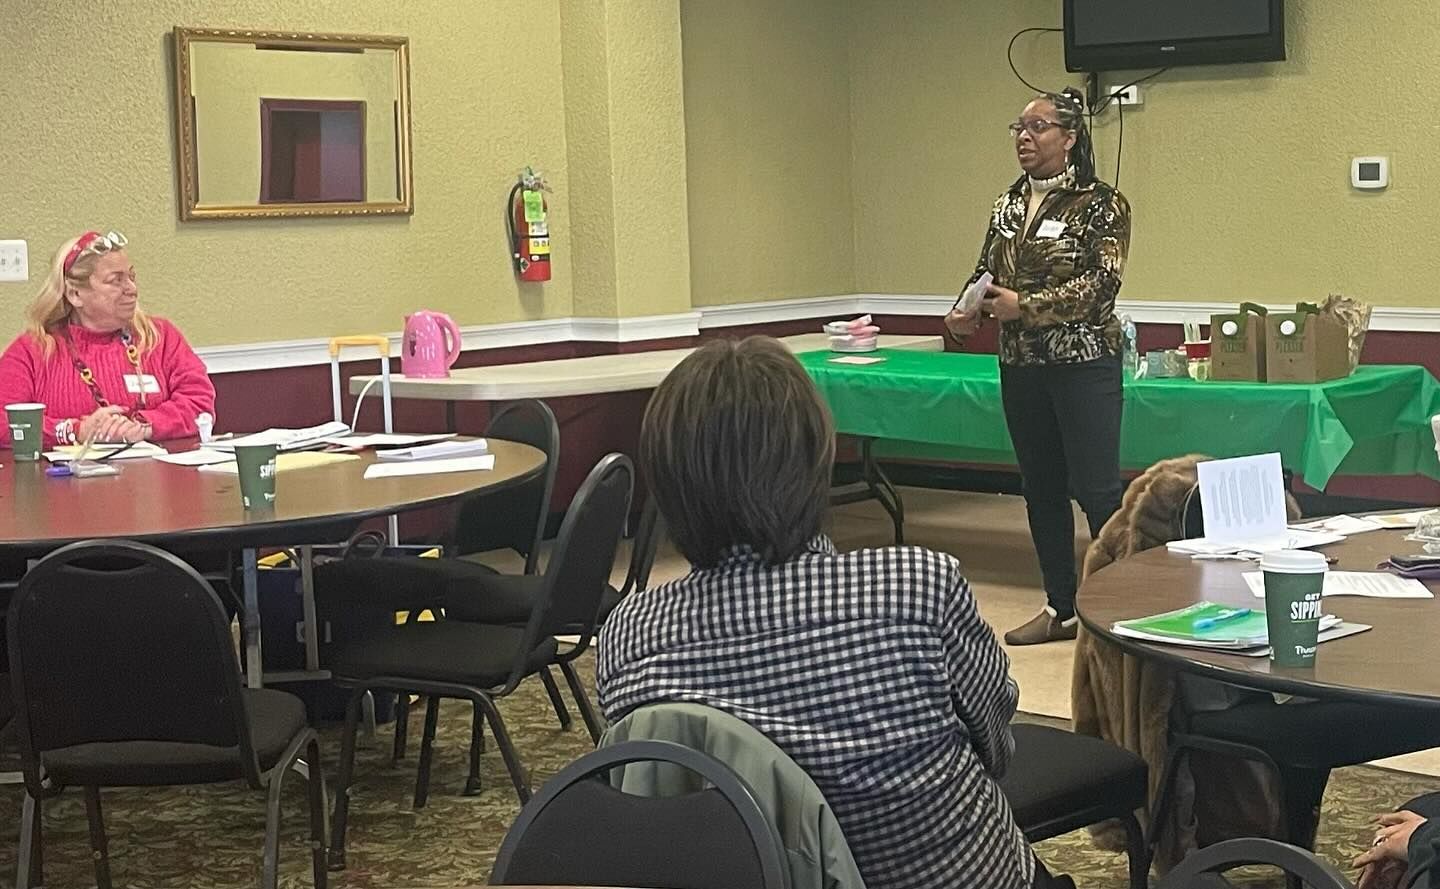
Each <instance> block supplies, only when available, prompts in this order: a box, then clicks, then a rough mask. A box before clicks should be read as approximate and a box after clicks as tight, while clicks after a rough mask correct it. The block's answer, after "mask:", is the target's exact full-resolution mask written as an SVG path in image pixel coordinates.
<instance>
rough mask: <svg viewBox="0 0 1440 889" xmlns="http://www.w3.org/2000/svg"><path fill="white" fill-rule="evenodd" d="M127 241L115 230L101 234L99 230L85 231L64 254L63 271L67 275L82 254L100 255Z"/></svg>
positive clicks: (123, 244)
mask: <svg viewBox="0 0 1440 889" xmlns="http://www.w3.org/2000/svg"><path fill="white" fill-rule="evenodd" d="M128 243H130V242H129V241H128V240H126V238H125V236H124V235H122V234H120V233H119V232H117V231H111V232H106V233H105V234H103V235H102V234H100V233H99V232H86V233H85V234H83V235H81V236H80V239H79V240H77V241H76V242H75V246H74V247H71V248H70V252H69V253H67V254H65V264H64V272H65V274H67V275H68V274H70V268H71V267H72V266H74V265H75V263H76V261H77V260H79V259H80V257H82V256H85V255H87V254H94V255H96V256H100V255H102V254H105V253H109V252H110V251H112V250H119V249H120V248H122V247H124V246H125V245H126V244H128Z"/></svg>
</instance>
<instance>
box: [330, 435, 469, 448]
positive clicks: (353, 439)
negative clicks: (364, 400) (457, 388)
mask: <svg viewBox="0 0 1440 889" xmlns="http://www.w3.org/2000/svg"><path fill="white" fill-rule="evenodd" d="M454 437H455V433H453V432H425V433H418V434H417V433H403V432H373V433H369V434H364V435H361V434H355V435H337V436H333V437H331V438H327V439H325V443H326V444H332V445H338V446H339V447H342V448H394V447H400V446H402V445H418V444H426V443H427V442H432V441H444V440H445V439H447V438H454Z"/></svg>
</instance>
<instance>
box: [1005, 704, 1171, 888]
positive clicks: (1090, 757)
mask: <svg viewBox="0 0 1440 889" xmlns="http://www.w3.org/2000/svg"><path fill="white" fill-rule="evenodd" d="M1011 731H1012V732H1013V734H1014V735H1015V754H1014V756H1012V757H1011V759H1010V767H1009V769H1007V770H1006V772H1005V776H1004V777H1003V778H1001V779H1000V789H1001V790H1002V791H1003V792H1004V793H1005V798H1006V799H1007V800H1008V801H1009V802H1010V809H1011V811H1012V812H1013V813H1014V814H1015V822H1016V823H1017V824H1019V825H1020V829H1021V830H1022V831H1024V832H1025V838H1026V839H1027V840H1029V841H1030V842H1032V843H1038V842H1040V841H1041V840H1048V839H1050V838H1051V837H1058V836H1060V835H1061V834H1065V833H1069V832H1070V831H1072V830H1079V829H1080V828H1082V827H1089V826H1090V825H1092V824H1098V823H1100V822H1101V821H1109V820H1111V819H1114V820H1116V821H1119V822H1120V823H1121V825H1123V826H1124V828H1125V837H1126V851H1127V852H1128V853H1129V856H1130V886H1131V889H1145V887H1146V885H1148V883H1149V875H1150V849H1149V846H1148V845H1147V844H1146V842H1145V835H1144V833H1142V832H1141V830H1140V822H1139V820H1137V819H1136V817H1135V813H1136V812H1137V811H1138V810H1140V809H1144V808H1145V802H1146V787H1147V782H1148V781H1149V772H1150V770H1149V768H1148V767H1147V766H1146V765H1145V760H1143V759H1141V758H1140V757H1138V756H1136V755H1135V754H1133V753H1131V752H1130V751H1128V750H1125V749H1123V748H1121V747H1117V746H1116V745H1114V744H1111V743H1109V742H1108V741H1102V740H1100V739H1099V738H1092V737H1090V736H1088V735H1077V734H1075V733H1074V732H1067V731H1064V730H1062V729H1057V728H1050V727H1049V726H1042V725H1031V724H1027V723H1017V724H1015V725H1013V726H1011Z"/></svg>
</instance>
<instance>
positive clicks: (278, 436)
mask: <svg viewBox="0 0 1440 889" xmlns="http://www.w3.org/2000/svg"><path fill="white" fill-rule="evenodd" d="M349 432H350V427H349V426H346V425H345V424H344V423H341V422H339V421H331V422H329V423H321V424H320V425H319V426H310V427H307V428H305V429H281V428H276V429H266V430H265V431H264V432H256V433H253V434H251V435H242V436H240V437H238V438H228V439H223V440H222V439H217V440H215V441H212V442H210V447H212V448H215V449H217V450H221V451H233V450H235V448H236V446H237V445H257V444H273V445H276V446H277V447H278V448H279V449H280V450H282V451H296V450H301V449H303V448H312V447H315V446H317V445H322V444H324V443H325V440H326V439H329V438H334V437H336V436H340V435H346V434H348V433H349Z"/></svg>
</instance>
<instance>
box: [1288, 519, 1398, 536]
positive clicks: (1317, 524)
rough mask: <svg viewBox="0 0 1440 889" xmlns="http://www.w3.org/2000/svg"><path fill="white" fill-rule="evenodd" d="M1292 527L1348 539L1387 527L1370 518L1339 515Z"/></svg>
mask: <svg viewBox="0 0 1440 889" xmlns="http://www.w3.org/2000/svg"><path fill="white" fill-rule="evenodd" d="M1290 527H1291V528H1293V529H1295V530H1299V531H1332V532H1334V533H1336V534H1344V535H1345V536H1346V537H1349V536H1350V535H1352V534H1364V533H1365V532H1367V531H1379V530H1382V529H1383V528H1385V527H1386V526H1385V525H1382V524H1380V523H1379V522H1377V521H1375V520H1373V519H1371V518H1370V517H1369V516H1358V517H1357V516H1352V515H1337V516H1331V517H1330V518H1328V519H1316V520H1314V521H1311V522H1296V523H1295V524H1293V525H1291V526H1290ZM1392 527H1393V526H1392Z"/></svg>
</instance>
